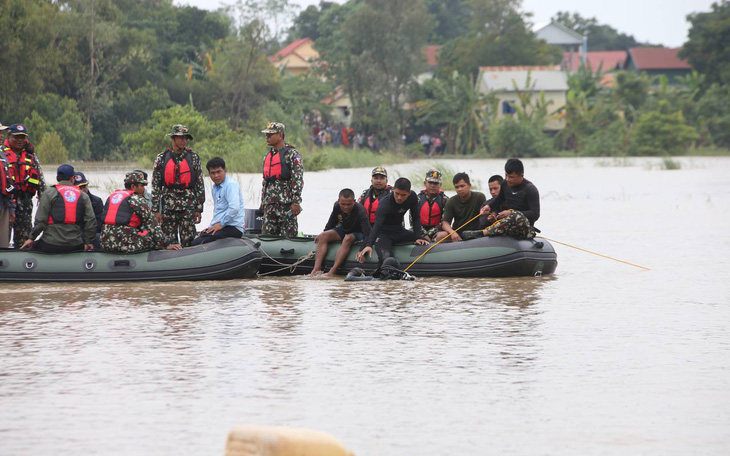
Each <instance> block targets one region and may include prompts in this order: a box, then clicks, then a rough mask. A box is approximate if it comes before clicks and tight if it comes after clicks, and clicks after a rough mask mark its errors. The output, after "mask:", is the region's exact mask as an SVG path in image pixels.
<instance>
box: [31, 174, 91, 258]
mask: <svg viewBox="0 0 730 456" xmlns="http://www.w3.org/2000/svg"><path fill="white" fill-rule="evenodd" d="M73 178H74V167H73V166H71V165H61V166H59V167H58V171H57V173H56V180H57V181H58V184H57V185H54V186H52V187H51V188H48V189H46V191H44V192H43V193H42V194H41V198H40V202H39V204H38V210H37V211H36V214H35V225H33V229H32V230H30V237H29V238H28V239H27V240H26V241H25V242H24V243H23V245H22V246H21V247H20V248H21V249H33V250H40V251H41V252H46V253H66V252H75V251H80V250H94V246H93V245H92V244H91V239H94V235H95V234H96V217H95V216H94V209H92V207H91V200H90V199H89V195H87V194H86V193H84V192H82V191H81V190H80V189H79V188H78V187H76V186H75V185H74V183H73ZM41 233H43V236H41V238H40V239H38V240H37V241H36V240H35V238H37V237H38V235H40V234H41ZM84 239H88V240H89V241H87V242H86V243H85V242H84Z"/></svg>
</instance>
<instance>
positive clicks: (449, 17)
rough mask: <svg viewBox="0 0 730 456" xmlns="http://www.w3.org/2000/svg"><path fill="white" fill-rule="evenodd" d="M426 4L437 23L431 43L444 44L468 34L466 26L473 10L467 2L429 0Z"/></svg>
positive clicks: (463, 0)
mask: <svg viewBox="0 0 730 456" xmlns="http://www.w3.org/2000/svg"><path fill="white" fill-rule="evenodd" d="M426 4H427V5H428V12H429V13H431V15H433V17H434V20H435V23H436V25H435V27H434V28H433V31H432V32H431V36H430V37H429V43H431V44H444V43H446V42H447V41H449V40H453V39H454V38H457V37H459V36H461V35H463V34H465V33H466V29H465V27H464V24H465V23H468V22H469V15H470V14H471V10H470V8H469V6H468V5H467V2H466V1H465V0H427V1H426Z"/></svg>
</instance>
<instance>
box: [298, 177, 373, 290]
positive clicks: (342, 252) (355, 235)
mask: <svg viewBox="0 0 730 456" xmlns="http://www.w3.org/2000/svg"><path fill="white" fill-rule="evenodd" d="M368 235H370V222H369V221H368V213H367V210H366V209H365V207H364V206H363V205H362V204H360V203H356V202H355V192H353V191H352V190H351V189H349V188H344V189H342V190H340V194H339V196H338V199H337V202H336V203H335V205H334V207H332V213H331V214H330V218H329V220H327V224H326V225H325V227H324V231H323V232H322V233H320V234H319V235H317V237H316V238H314V243H315V244H317V253H316V256H315V257H314V269H312V272H311V273H310V274H309V275H311V276H316V275H318V274H321V273H322V264H323V263H324V258H325V256H327V250H328V244H329V243H331V242H338V241H340V242H342V245H341V246H340V248H339V249H337V253H336V254H335V261H334V264H333V265H332V268H331V269H330V270H329V272H328V273H327V275H328V276H330V277H334V275H335V274H336V273H337V269H338V268H339V267H340V266H341V265H342V263H344V261H345V258H347V255H348V254H349V253H350V248H351V247H352V245H353V244H354V243H355V242H358V241H362V240H363V239H364V238H365V237H366V236H368Z"/></svg>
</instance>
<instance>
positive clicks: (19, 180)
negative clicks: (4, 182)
mask: <svg viewBox="0 0 730 456" xmlns="http://www.w3.org/2000/svg"><path fill="white" fill-rule="evenodd" d="M3 150H4V151H5V155H6V156H7V157H8V171H9V174H10V179H11V181H12V183H13V186H14V187H15V188H16V189H17V190H18V191H20V192H23V193H30V195H31V196H33V195H35V194H36V192H37V191H38V188H39V187H40V185H41V172H40V169H39V168H38V166H37V162H36V160H35V156H34V155H33V154H31V153H29V152H28V151H27V150H25V149H23V151H22V152H21V153H20V155H18V154H16V153H15V152H14V151H13V149H11V148H10V143H9V142H8V140H5V147H4V148H3Z"/></svg>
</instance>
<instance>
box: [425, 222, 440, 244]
mask: <svg viewBox="0 0 730 456" xmlns="http://www.w3.org/2000/svg"><path fill="white" fill-rule="evenodd" d="M439 228H440V226H439V225H435V226H422V227H421V234H422V235H423V236H428V238H429V239H431V240H432V241H433V240H434V238H436V235H437V234H438V232H439Z"/></svg>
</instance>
